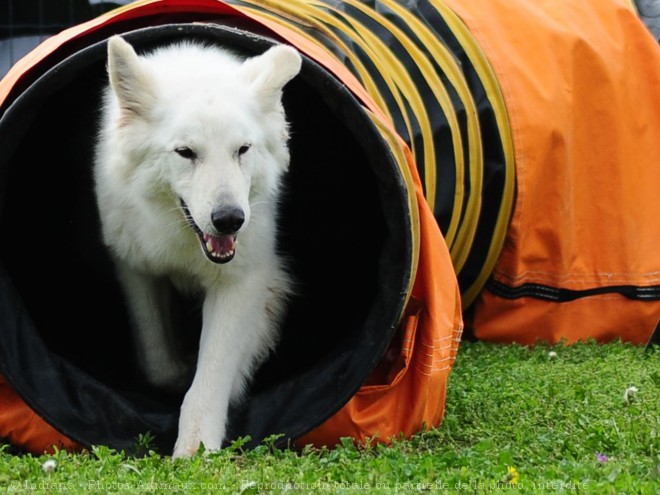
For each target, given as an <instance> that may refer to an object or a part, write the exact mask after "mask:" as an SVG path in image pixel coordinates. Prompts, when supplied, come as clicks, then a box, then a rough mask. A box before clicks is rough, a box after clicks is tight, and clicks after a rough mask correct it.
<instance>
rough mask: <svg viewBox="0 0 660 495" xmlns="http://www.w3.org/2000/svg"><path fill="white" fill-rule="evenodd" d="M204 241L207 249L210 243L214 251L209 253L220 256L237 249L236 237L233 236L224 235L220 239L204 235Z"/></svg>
mask: <svg viewBox="0 0 660 495" xmlns="http://www.w3.org/2000/svg"><path fill="white" fill-rule="evenodd" d="M204 241H205V242H206V244H207V248H208V244H209V241H210V244H211V247H212V248H213V249H209V251H211V252H215V253H220V254H227V253H230V252H231V251H233V250H234V248H235V247H236V236H233V235H223V236H220V237H218V236H214V235H209V234H204Z"/></svg>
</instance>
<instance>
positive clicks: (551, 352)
mask: <svg viewBox="0 0 660 495" xmlns="http://www.w3.org/2000/svg"><path fill="white" fill-rule="evenodd" d="M548 358H550V359H557V353H556V352H555V351H550V352H549V353H548Z"/></svg>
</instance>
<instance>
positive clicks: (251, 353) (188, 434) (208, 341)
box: [173, 280, 274, 457]
mask: <svg viewBox="0 0 660 495" xmlns="http://www.w3.org/2000/svg"><path fill="white" fill-rule="evenodd" d="M237 285H240V286H237ZM237 285H232V286H231V287H228V288H221V289H213V290H211V291H209V292H208V293H207V295H206V298H205V300H204V312H203V318H204V322H203V326H202V335H201V339H200V346H199V358H198V362H197V371H196V373H195V378H194V380H193V384H192V386H191V387H190V390H189V391H188V393H187V394H186V397H185V399H184V401H183V405H182V406H181V416H180V417H179V434H178V438H177V441H176V445H175V447H174V453H173V457H183V456H189V455H192V454H194V453H195V452H197V450H198V449H199V445H200V442H202V443H204V447H205V449H206V450H207V451H213V450H218V449H220V448H221V446H222V442H223V440H224V438H225V434H226V423H227V409H228V407H229V404H230V401H232V400H235V399H237V398H238V397H237V396H238V395H240V393H241V392H242V385H243V383H244V382H245V381H246V380H247V379H249V378H250V375H251V374H252V372H253V369H254V367H255V365H256V364H257V361H258V359H257V357H258V356H261V355H263V354H265V352H266V350H267V349H268V348H269V347H270V346H271V344H272V341H273V335H272V333H273V332H274V325H273V324H272V323H270V322H269V320H268V318H267V316H266V301H267V298H268V290H267V289H265V288H264V287H261V286H260V285H257V284H253V283H250V282H249V280H241V281H240V282H237Z"/></svg>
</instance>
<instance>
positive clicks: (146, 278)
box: [116, 261, 190, 392]
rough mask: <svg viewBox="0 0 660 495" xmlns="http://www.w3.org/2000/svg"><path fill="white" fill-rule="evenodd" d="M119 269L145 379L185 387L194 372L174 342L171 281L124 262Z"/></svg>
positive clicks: (167, 387) (173, 387) (169, 387)
mask: <svg viewBox="0 0 660 495" xmlns="http://www.w3.org/2000/svg"><path fill="white" fill-rule="evenodd" d="M116 268H117V274H118V276H119V280H120V282H121V285H122V288H123V290H124V293H125V296H126V301H127V304H128V308H129V313H130V316H131V320H132V326H133V337H134V343H135V347H136V349H137V360H138V363H139V366H140V368H141V370H142V372H143V373H144V375H145V378H146V379H147V381H148V382H149V383H150V384H152V385H154V386H156V387H159V388H162V389H165V390H170V391H177V392H178V391H181V390H184V389H185V387H186V386H187V385H188V384H189V383H190V381H189V379H190V378H189V377H190V371H189V367H188V366H186V365H185V363H184V361H183V360H182V358H181V356H179V354H178V353H177V352H176V346H175V344H174V335H173V328H172V322H171V315H170V304H171V297H172V294H171V286H170V284H169V283H168V282H167V280H165V279H163V278H160V277H155V276H152V275H148V274H144V273H141V272H139V271H136V270H134V269H132V268H131V267H129V266H126V265H125V264H124V263H122V262H121V261H119V262H117V264H116Z"/></svg>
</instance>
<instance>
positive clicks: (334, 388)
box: [0, 20, 413, 452]
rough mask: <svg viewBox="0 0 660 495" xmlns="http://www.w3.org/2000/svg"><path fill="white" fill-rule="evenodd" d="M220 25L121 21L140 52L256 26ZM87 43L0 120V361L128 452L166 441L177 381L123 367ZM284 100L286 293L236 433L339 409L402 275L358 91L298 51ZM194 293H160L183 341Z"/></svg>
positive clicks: (186, 342) (372, 357)
mask: <svg viewBox="0 0 660 495" xmlns="http://www.w3.org/2000/svg"><path fill="white" fill-rule="evenodd" d="M226 24H227V22H226V21H223V20H220V21H218V22H213V23H210V22H207V23H201V24H193V23H174V24H173V23H168V24H163V25H159V26H151V27H146V28H140V29H132V30H130V32H129V30H128V29H127V30H126V31H125V36H126V38H127V39H128V40H129V41H131V42H132V43H133V44H134V45H135V46H136V47H138V49H140V50H147V49H149V48H150V47H153V46H157V45H160V44H165V43H169V42H172V41H174V40H177V39H180V38H194V39H200V40H204V41H206V42H209V43H220V44H223V45H229V46H231V47H233V48H234V49H236V50H239V51H242V52H244V53H246V54H251V53H257V52H261V51H263V50H265V49H266V48H267V47H268V46H269V45H270V44H271V43H272V42H273V41H272V40H271V39H269V38H267V37H263V36H257V35H255V34H254V32H251V31H245V28H246V26H241V29H237V28H235V27H232V26H227V25H226ZM247 27H248V29H249V26H247ZM105 49H106V48H105V41H103V40H101V41H98V42H97V41H94V42H93V43H92V42H90V43H89V45H88V46H85V47H83V48H81V49H79V50H77V51H75V53H73V54H71V55H70V56H68V57H67V58H64V59H63V60H61V61H60V62H59V63H57V64H56V65H55V66H54V67H52V68H50V69H49V70H48V71H46V72H45V73H44V74H42V75H40V77H39V78H38V79H36V80H35V81H34V82H32V83H31V84H30V85H29V86H28V87H27V88H26V89H25V90H24V91H22V93H21V94H20V95H19V96H18V97H17V98H16V99H15V100H14V101H13V102H12V104H11V105H10V106H9V107H8V108H6V110H5V111H4V113H3V114H2V117H1V119H0V214H1V216H0V232H1V234H0V257H1V258H0V299H1V301H0V312H1V314H0V366H1V370H0V371H1V372H2V374H3V375H4V376H5V377H6V378H7V380H8V381H9V382H10V383H11V385H12V386H13V387H14V388H15V389H16V390H17V391H18V392H19V394H20V395H21V396H22V398H23V399H24V400H25V401H26V402H27V403H28V404H29V405H30V406H31V407H33V409H35V410H36V411H37V412H38V413H39V414H40V415H42V416H43V417H44V418H45V419H46V420H47V421H48V422H50V423H51V424H52V425H53V426H55V427H56V428H57V429H59V430H60V431H62V432H63V433H65V434H66V435H68V436H70V437H71V438H73V439H74V440H77V441H79V442H81V443H83V444H85V445H92V444H104V445H109V446H111V447H114V448H120V449H127V450H130V449H131V448H132V447H133V446H134V444H135V438H136V437H137V435H138V434H139V433H144V432H146V431H150V432H151V433H152V434H153V435H154V436H155V438H156V444H157V447H159V448H160V449H161V450H162V451H163V452H167V451H169V450H170V449H171V447H172V445H173V441H174V439H175V436H176V425H177V420H178V407H179V405H180V402H181V400H182V396H166V395H163V394H161V393H159V392H157V391H155V390H153V389H150V388H149V387H148V386H147V385H146V384H145V383H144V382H143V381H141V380H140V378H139V373H138V372H137V367H136V363H135V359H136V358H135V356H134V355H133V353H132V350H131V345H130V335H129V327H128V322H127V315H126V311H125V308H124V304H123V301H122V296H121V294H120V291H119V287H118V284H117V282H116V280H115V277H114V274H113V269H112V263H111V261H110V258H109V256H108V254H107V252H106V250H105V248H104V246H103V245H102V243H101V241H100V235H99V221H98V213H97V210H96V205H95V201H94V196H93V183H92V168H91V167H92V148H93V141H94V139H95V133H96V122H97V119H98V114H97V112H98V110H97V109H98V106H99V97H100V92H101V90H102V88H103V86H104V85H105V80H106V76H105ZM284 101H285V108H286V111H287V115H288V119H289V121H290V123H291V131H292V137H291V141H290V147H291V157H292V161H291V169H290V172H289V174H288V176H287V178H286V182H285V187H286V191H285V197H284V200H283V203H282V212H281V222H282V223H281V228H280V238H279V245H280V249H281V251H282V252H283V253H284V254H286V255H287V256H288V257H289V258H290V259H291V261H292V271H293V273H294V278H295V279H296V281H297V295H296V297H294V299H293V300H292V301H291V304H290V306H289V312H288V317H287V319H286V321H285V324H284V327H283V336H282V340H281V342H280V345H279V347H278V350H277V352H276V353H275V354H274V355H273V356H272V357H271V358H270V359H269V361H267V362H266V363H265V364H264V366H263V367H262V368H261V370H260V372H259V373H258V374H257V376H256V378H255V380H254V383H253V385H252V388H251V391H250V393H249V396H248V398H247V399H246V401H245V402H244V403H243V404H241V405H240V406H239V407H236V408H235V409H234V410H232V414H231V418H230V434H231V437H232V438H235V437H237V436H243V435H248V434H249V435H250V436H251V438H252V441H253V442H258V441H260V440H261V439H263V438H264V437H266V436H268V435H271V434H279V433H282V434H284V437H283V441H285V440H286V439H288V438H296V437H298V436H300V435H302V434H304V433H306V432H307V431H309V430H310V429H312V428H313V427H315V426H317V425H318V424H320V423H321V422H323V421H324V420H325V419H327V418H328V417H329V416H331V415H332V414H333V413H334V412H335V411H337V410H338V409H339V408H341V406H342V405H343V404H344V403H345V402H346V401H347V400H348V399H349V398H350V397H351V396H352V395H353V394H354V393H355V392H356V390H357V389H358V388H359V387H360V385H361V384H362V383H363V382H364V380H365V379H366V378H367V376H368V375H369V373H370V371H371V370H372V369H373V368H374V366H375V365H376V364H377V362H378V361H379V359H380V357H381V356H382V355H383V353H384V352H385V351H386V349H387V347H388V345H389V343H390V341H391V339H392V338H393V335H394V333H395V331H396V328H397V325H398V321H399V318H400V315H401V314H402V311H403V306H404V304H405V300H406V297H407V290H408V287H409V282H410V277H411V276H412V275H411V261H410V260H411V259H412V252H413V234H412V226H411V220H410V215H409V211H408V204H409V203H408V198H407V195H408V194H409V192H408V190H407V187H406V184H405V182H404V181H403V179H402V178H401V175H400V173H399V168H398V167H399V165H398V164H397V163H396V161H395V159H394V157H393V155H392V153H391V151H390V150H389V149H388V147H387V144H386V142H385V141H384V140H383V139H382V137H381V136H380V134H379V132H378V130H377V128H376V127H375V126H374V125H373V124H372V122H371V120H370V119H369V117H368V116H367V115H366V113H365V111H364V110H363V108H362V106H361V105H360V104H359V103H358V101H357V100H356V99H355V98H354V97H353V96H352V95H351V94H350V93H349V92H348V91H347V90H346V88H345V87H344V85H343V84H342V83H341V81H338V80H336V79H335V78H334V76H332V75H331V74H329V73H328V72H327V71H326V70H325V69H323V68H322V67H321V66H320V65H318V64H316V63H315V62H313V61H312V60H310V59H306V60H305V62H304V66H303V71H302V73H301V75H300V76H299V77H298V78H296V79H295V80H294V81H292V82H291V83H290V84H289V85H288V86H287V87H286V90H285V95H284ZM200 255H201V254H200ZM198 308H199V301H189V300H185V299H183V298H181V300H180V301H178V306H177V311H176V314H177V322H178V326H177V328H178V332H179V334H180V336H181V339H182V348H185V349H186V350H187V352H189V353H194V352H195V345H196V337H197V336H198V333H199V323H200V314H199V311H198Z"/></svg>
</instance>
